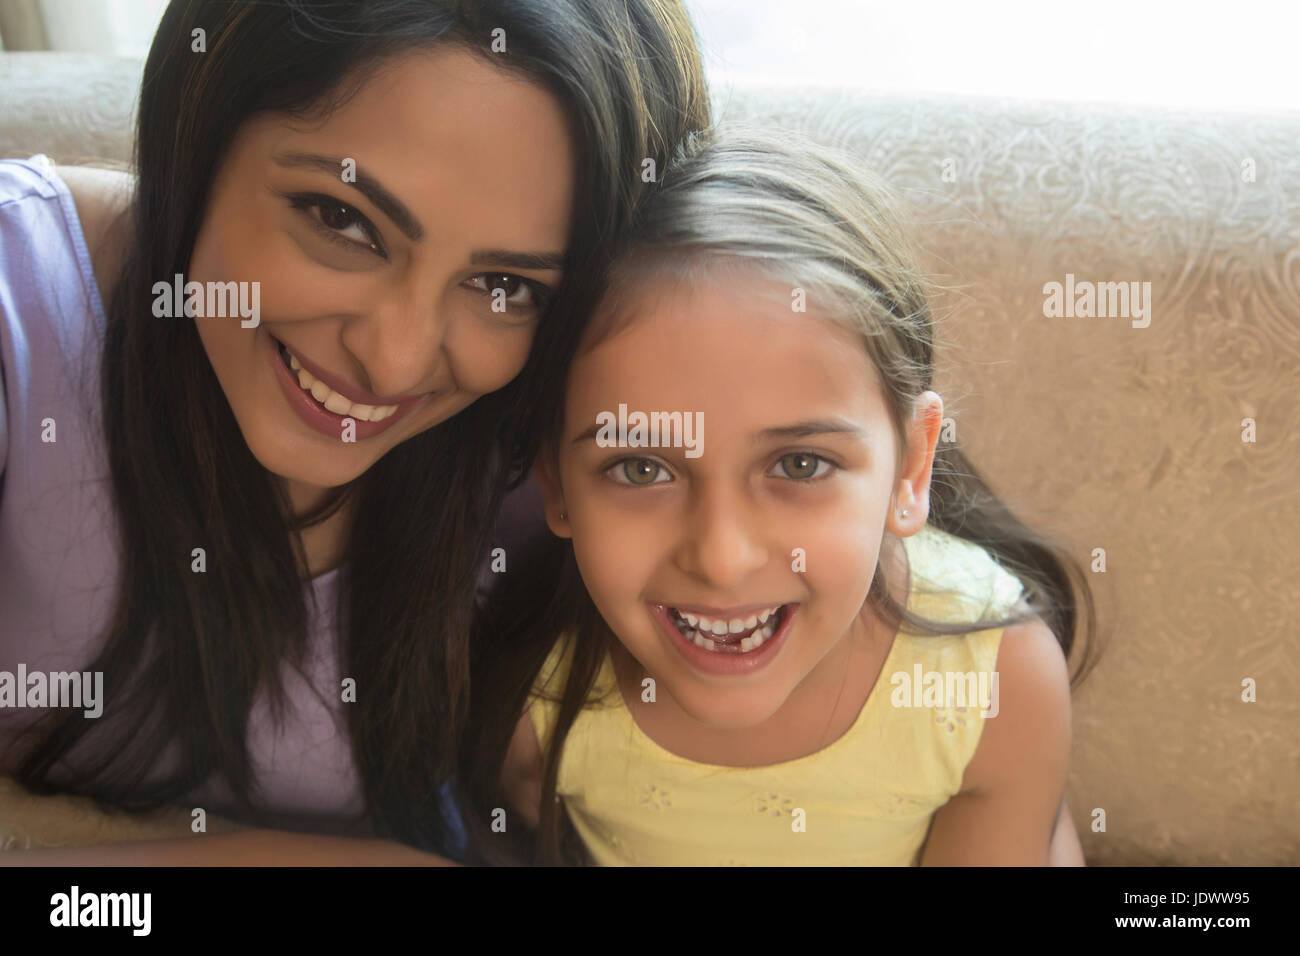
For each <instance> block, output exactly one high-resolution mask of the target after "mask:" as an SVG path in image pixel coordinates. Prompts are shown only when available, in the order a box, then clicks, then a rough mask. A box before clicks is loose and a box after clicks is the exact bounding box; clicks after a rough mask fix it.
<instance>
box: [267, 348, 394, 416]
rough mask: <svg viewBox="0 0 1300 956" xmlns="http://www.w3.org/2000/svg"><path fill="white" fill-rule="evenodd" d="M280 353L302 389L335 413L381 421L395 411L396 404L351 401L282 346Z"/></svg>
mask: <svg viewBox="0 0 1300 956" xmlns="http://www.w3.org/2000/svg"><path fill="white" fill-rule="evenodd" d="M280 355H281V357H282V358H283V357H284V356H285V355H287V356H288V364H289V368H290V370H291V371H292V372H293V373H294V374H295V375H297V376H298V384H299V386H301V387H302V390H303V391H304V392H310V393H311V397H312V398H314V399H316V401H317V402H319V403H320V404H321V405H324V406H325V408H326V409H327V410H329V411H331V412H333V413H334V414H335V415H342V416H344V417H345V418H355V419H357V420H358V421H362V422H382V421H383V420H384V419H385V418H388V417H389V416H390V415H392V414H393V413H394V412H395V411H397V406H396V405H361V404H358V403H355V402H352V401H351V400H349V399H347V398H344V397H343V396H342V395H340V394H339V393H338V392H336V391H334V389H332V388H330V387H329V386H328V385H326V384H325V383H324V382H322V381H321V380H320V379H318V378H317V377H316V376H314V375H312V374H311V372H309V371H307V370H306V369H305V368H303V367H302V363H301V362H299V361H298V359H297V357H296V356H295V355H294V354H293V353H292V352H290V351H289V350H288V349H286V348H284V346H281V347H280Z"/></svg>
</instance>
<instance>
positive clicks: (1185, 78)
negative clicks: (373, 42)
mask: <svg viewBox="0 0 1300 956" xmlns="http://www.w3.org/2000/svg"><path fill="white" fill-rule="evenodd" d="M358 2H364V0H358ZM609 2H617V0H609ZM686 3H687V6H688V7H689V8H690V10H691V12H692V15H693V17H694V18H695V22H696V27H697V29H698V31H699V34H700V40H701V43H702V46H703V48H704V54H705V61H706V65H707V67H708V69H709V73H710V78H711V80H712V82H713V84H714V85H715V87H717V88H719V89H721V90H725V88H726V85H727V83H728V82H729V81H730V80H731V79H733V78H738V77H746V78H758V79H763V80H770V81H775V82H792V83H813V84H823V83H824V84H848V85H853V86H860V87H864V88H868V89H875V90H887V91H897V92H909V91H910V92H935V93H962V94H968V95H976V96H1011V97H1025V98H1033V99H1050V100H1075V101H1105V102H1116V103H1145V104H1156V105H1165V106H1176V107H1178V106H1181V107H1196V108H1201V109H1227V110H1238V109H1253V110H1264V109H1300V66H1297V63H1300V55H1298V54H1297V45H1300V0H1255V2H1237V3H1234V2H1231V0H1217V2H1210V0H1183V2H1178V0H1078V2H1065V0H890V2H881V0H686ZM164 6H166V0H0V34H2V35H3V38H4V43H5V47H6V48H7V49H10V50H13V49H51V50H74V51H82V52H94V53H118V54H124V55H129V56H143V55H144V54H145V52H146V51H147V50H148V46H149V40H150V37H151V36H152V34H153V30H154V27H155V25H156V24H157V22H158V17H159V16H160V15H161V13H162V9H163V7H164Z"/></svg>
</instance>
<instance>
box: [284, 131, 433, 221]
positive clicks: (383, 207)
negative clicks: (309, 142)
mask: <svg viewBox="0 0 1300 956" xmlns="http://www.w3.org/2000/svg"><path fill="white" fill-rule="evenodd" d="M271 158H272V159H273V160H274V161H275V162H276V164H277V165H280V166H287V167H291V166H306V167H308V168H309V169H319V170H321V171H322V172H326V173H329V174H330V175H331V176H339V174H340V173H341V172H342V170H343V160H342V159H341V158H339V157H337V156H322V155H321V154H320V153H301V152H294V151H291V152H287V153H279V154H277V155H275V156H273V157H271ZM355 173H356V181H355V182H347V181H345V180H341V181H343V182H344V184H345V185H348V186H351V187H352V188H353V189H355V190H357V191H358V192H359V193H361V194H362V195H363V196H365V197H366V198H367V199H369V200H370V201H371V202H372V203H374V204H375V207H376V208H378V209H379V211H380V212H382V213H383V214H384V215H385V216H387V217H388V218H389V219H391V220H392V221H393V222H394V223H395V224H396V225H397V228H398V229H400V230H402V233H403V235H405V236H406V238H408V239H410V240H411V241H412V242H419V241H420V240H421V239H423V238H424V226H422V225H420V221H419V220H418V219H416V218H415V216H414V215H413V214H412V213H411V210H409V209H407V208H406V204H405V203H403V202H402V201H401V200H400V199H398V198H397V197H396V196H394V195H393V194H392V193H390V192H389V191H388V190H387V189H385V188H384V187H383V186H381V185H380V184H379V180H377V179H375V178H374V177H373V176H371V175H370V174H368V173H366V172H364V171H363V170H362V169H361V168H360V167H357V168H356V170H355ZM340 179H341V177H340Z"/></svg>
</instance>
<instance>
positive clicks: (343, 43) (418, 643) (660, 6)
mask: <svg viewBox="0 0 1300 956" xmlns="http://www.w3.org/2000/svg"><path fill="white" fill-rule="evenodd" d="M497 28H502V29H504V30H505V31H506V37H507V42H508V50H509V52H508V53H504V54H493V53H489V52H488V50H489V46H490V44H491V41H492V33H493V31H494V30H495V29H497ZM200 29H201V30H203V31H204V39H205V44H206V49H205V51H203V52H196V51H195V50H194V37H195V35H196V34H195V33H194V31H196V30H200ZM448 43H452V44H459V45H461V46H462V47H464V48H466V49H469V50H472V51H479V52H482V53H483V55H484V56H487V57H490V62H491V63H493V64H495V65H498V66H500V67H502V68H505V69H509V70H514V71H518V72H519V73H521V74H523V75H525V76H526V77H528V78H530V79H532V80H533V81H535V82H537V83H539V84H541V85H543V86H545V87H546V88H547V89H549V90H551V91H552V92H553V93H554V94H555V95H557V96H558V97H559V99H560V101H561V102H562V104H563V105H564V108H565V110H566V112H567V114H568V117H569V120H570V122H571V127H572V130H573V133H574V135H575V137H576V139H577V142H576V143H575V149H576V153H577V155H578V156H579V168H578V170H577V175H578V190H577V193H576V199H575V209H574V222H573V228H572V233H571V236H572V238H571V244H570V248H569V251H568V255H567V259H566V263H565V273H564V279H563V283H562V286H561V288H560V289H559V290H558V294H557V296H556V298H555V302H554V304H553V306H552V308H551V310H550V311H549V313H548V314H547V315H546V316H544V317H543V320H542V322H541V325H540V327H539V330H538V333H537V337H536V340H535V342H534V347H533V351H532V353H531V354H530V357H529V360H528V363H527V364H526V366H525V369H524V371H523V372H522V373H521V374H520V376H519V377H518V378H517V379H516V380H515V381H514V382H513V383H511V384H510V385H509V386H507V387H506V388H504V389H502V390H500V391H499V392H497V393H494V394H492V395H488V396H485V397H483V398H481V399H480V400H479V401H477V402H476V403H475V404H473V405H471V406H470V407H469V408H468V409H466V410H465V411H463V412H461V413H460V414H458V415H456V416H455V417H453V418H452V419H450V420H448V421H447V422H445V423H443V424H441V425H439V426H437V427H435V428H433V429H431V430H429V431H427V432H425V433H423V434H421V435H419V436H417V437H415V438H412V439H410V440H408V441H406V442H404V443H402V444H401V445H399V446H397V447H396V448H394V449H393V450H392V451H390V452H389V453H388V454H386V455H385V456H384V457H383V458H382V459H381V460H380V461H379V462H377V463H376V464H375V466H374V467H372V468H371V469H370V470H369V471H367V472H366V473H365V474H364V475H362V476H361V477H360V478H358V479H357V480H356V481H355V482H353V483H352V484H350V485H349V486H346V487H345V488H344V489H341V490H340V494H338V495H336V496H335V499H334V500H333V501H332V502H329V503H327V505H326V506H325V507H323V508H322V509H319V510H318V513H316V514H313V515H308V516H298V517H297V518H295V517H294V516H293V515H292V512H291V509H290V507H289V502H288V499H287V497H286V495H285V493H284V492H283V490H282V488H281V485H280V483H279V482H278V481H276V480H275V479H274V477H273V476H272V475H270V474H269V473H268V472H267V471H266V470H265V469H263V468H262V467H261V465H260V464H259V463H258V462H257V461H256V459H255V458H254V457H253V455H252V453H251V452H250V450H249V448H248V446H247V445H246V443H245V442H244V440H243V438H242V436H241V433H240V430H239V428H238V426H237V423H236V421H235V418H234V416H233V414H232V413H231V411H230V408H229V405H228V404H227V402H226V400H225V397H224V395H223V393H222V391H221V387H220V385H219V383H218V381H217V379H216V376H215V374H214V373H213V371H212V368H211V366H210V364H209V362H208V359H207V357H206V354H205V352H204V350H203V347H202V343H201V342H200V340H199V337H198V334H197V331H196V329H195V326H194V323H193V322H186V321H177V320H175V319H168V320H158V319H156V318H154V317H153V315H152V312H151V305H150V303H151V299H152V293H151V288H152V285H153V283H154V282H156V281H159V280H162V279H170V277H171V276H173V275H175V274H176V273H185V272H187V267H188V264H189V261H190V256H191V253H192V251H193V248H194V245H195V241H196V236H197V233H198V230H199V227H200V224H201V222H202V219H203V213H204V209H205V207H206V204H207V202H208V197H209V192H210V189H211V185H212V181H213V177H214V174H215V173H216V171H217V169H218V168H219V165H220V163H221V161H222V159H223V156H224V155H225V153H226V150H227V148H228V146H229V144H230V143H231V142H232V141H233V139H234V137H235V134H236V132H237V131H238V130H239V128H240V127H241V125H242V124H243V123H245V122H246V121H247V120H249V119H250V118H251V117H253V116H254V115H255V114H260V113H267V112H272V113H283V114H285V115H288V116H312V117H316V116H320V115H322V114H327V113H328V111H329V110H330V109H332V108H334V107H335V106H337V105H339V104H340V103H342V102H345V101H346V99H347V97H348V96H349V95H351V94H352V93H353V92H355V91H356V89H358V88H359V85H360V82H361V81H362V80H363V79H364V78H365V77H366V76H367V75H368V73H367V70H368V68H369V67H372V66H375V65H377V64H378V63H379V61H380V60H381V59H383V58H387V57H391V56H393V55H397V54H401V53H404V52H409V51H414V50H419V49H427V48H430V47H434V46H438V45H441V44H448ZM708 111H709V106H708V99H707V92H706V89H705V84H704V79H703V74H702V70H701V66H700V62H699V57H698V52H697V48H696V41H695V37H694V35H693V32H692V28H691V24H690V21H689V18H688V17H687V15H686V14H685V12H684V10H683V8H682V6H681V4H680V2H679V0H618V2H609V0H474V2H460V0H367V2H355V0H281V2H232V0H173V2H172V3H171V5H170V6H169V7H168V8H167V10H166V12H165V14H164V15H163V18H162V21H161V24H160V26H159V29H158V32H157V35H156V37H155V39H154V42H153V46H152V48H151V50H150V52H149V56H148V60H147V62H146V65H145V70H144V80H143V86H142V90H141V97H140V106H139V116H138V128H137V135H136V154H135V165H136V171H137V172H138V176H139V179H138V186H137V190H136V194H135V199H134V205H133V207H132V210H131V216H132V220H133V221H132V229H133V241H132V244H131V246H130V248H129V249H128V250H127V252H126V255H125V257H124V264H123V266H122V269H121V273H120V277H119V279H118V281H117V284H116V286H115V288H114V292H113V294H112V296H111V301H110V306H109V309H108V326H107V330H106V336H105V343H104V351H103V360H102V367H101V369H102V379H101V392H102V405H103V427H104V433H105V438H106V446H107V454H108V457H109V462H110V469H111V481H112V495H113V502H114V505H115V507H116V517H117V520H118V523H119V528H120V549H121V550H120V559H121V576H120V581H119V586H118V591H117V594H116V602H115V605H114V608H113V612H112V618H111V624H110V625H109V628H108V633H107V635H106V640H105V643H104V645H103V648H102V651H101V653H100V654H99V656H98V658H97V659H96V660H95V661H94V662H93V663H91V664H89V665H88V667H89V669H92V670H100V671H103V672H104V687H105V693H106V696H107V698H108V706H107V707H106V708H105V710H104V715H103V717H101V718H100V719H99V720H98V721H86V720H84V719H81V718H80V717H79V716H77V717H73V716H65V715H63V714H60V713H57V712H55V713H51V714H50V715H48V717H47V719H46V720H44V721H43V722H42V723H41V724H39V725H37V727H36V728H35V731H36V739H35V741H34V743H33V745H32V746H31V747H30V748H28V749H27V750H26V752H25V753H24V755H23V759H22V761H21V763H20V765H19V769H18V773H17V776H18V779H19V780H20V781H21V782H22V783H23V784H25V785H26V786H27V787H29V788H30V789H32V790H35V791H37V792H53V791H55V790H62V791H70V792H75V793H85V794H89V795H92V796H95V797H97V798H99V799H100V800H101V801H103V802H106V803H108V804H112V805H116V806H121V807H125V808H129V809H148V808H153V807H157V806H160V805H163V804H166V803H171V802H175V801H179V800H181V799H182V798H184V797H185V796H186V795H187V794H189V793H191V791H193V790H194V789H195V788H196V787H199V786H200V785H202V784H204V783H205V782H206V781H208V780H209V779H210V778H212V777H214V776H217V777H220V778H223V779H224V780H225V781H226V782H227V783H228V784H229V786H230V787H231V789H232V790H233V792H234V793H235V794H236V796H237V798H238V799H239V801H240V802H241V805H242V806H243V809H244V813H245V814H247V816H248V818H249V819H250V820H252V821H257V820H258V819H259V814H258V812H257V810H256V808H255V800H256V792H255V791H256V787H255V783H256V781H255V778H254V774H253V771H252V769H251V766H250V759H249V753H248V748H247V732H248V724H249V713H250V710H251V708H252V706H253V703H254V700H255V698H256V697H257V695H258V694H260V693H267V694H268V695H269V699H270V701H271V703H272V705H273V707H274V712H275V713H277V714H281V713H283V710H284V708H285V705H286V700H285V693H284V688H283V687H282V685H281V680H280V671H281V667H282V665H283V664H284V662H286V661H287V662H289V663H291V664H294V665H297V664H298V663H300V662H301V661H302V659H303V655H304V652H305V651H306V649H307V647H306V645H307V613H308V608H307V607H306V606H305V601H304V597H303V583H302V580H301V574H300V564H302V563H303V552H302V545H301V539H300V537H299V535H298V532H299V531H300V530H301V529H302V528H303V527H304V526H306V525H308V524H310V523H312V522H313V521H316V520H320V519H321V518H322V517H324V516H325V515H327V514H328V513H330V512H331V511H332V510H333V509H334V508H337V507H338V506H339V505H340V504H341V501H342V498H343V497H344V496H346V497H347V499H348V501H349V503H350V506H351V507H352V508H353V509H354V511H353V516H352V517H351V521H350V530H349V537H348V540H347V544H346V563H345V564H344V566H343V570H342V572H341V575H340V583H341V586H340V602H339V609H338V611H339V631H340V657H341V663H342V673H343V675H345V676H347V677H351V678H354V679H355V681H356V688H357V701H356V703H355V704H352V705H350V707H349V710H348V714H349V721H350V729H351V740H352V750H353V754H354V755H355V758H356V761H357V765H358V767H359V769H360V773H361V777H362V781H363V788H364V793H365V797H366V803H367V810H368V813H369V815H370V818H371V820H372V822H373V824H374V826H375V828H376V829H377V831H378V832H379V833H380V834H382V835H386V836H391V837H394V838H397V839H400V840H403V841H405V842H407V843H411V844H414V845H417V846H421V847H425V848H430V849H440V848H443V847H444V846H445V845H446V844H445V838H446V835H447V834H446V830H445V824H444V820H443V817H442V814H441V813H440V812H439V808H440V804H439V801H438V798H437V793H438V790H439V788H440V787H441V786H442V784H443V783H444V782H445V781H446V780H447V779H448V777H449V775H450V774H451V772H452V770H453V767H454V763H455V754H456V751H457V745H458V742H459V740H460V735H461V732H462V722H463V719H464V716H465V713H466V708H467V704H468V699H469V650H468V641H469V634H470V618H471V615H472V611H473V605H472V602H473V594H474V590H475V581H476V576H477V573H478V571H479V570H480V568H481V566H482V563H483V561H484V559H485V557H486V553H487V549H488V546H489V542H490V538H491V534H492V519H493V517H494V516H495V514H496V512H497V510H498V508H499V506H500V503H501V499H502V494H503V491H504V489H505V488H506V486H507V484H509V483H510V482H511V481H512V480H514V479H517V477H518V476H519V475H521V474H522V473H524V471H525V470H526V468H527V466H528V464H529V462H530V459H531V456H532V454H533V450H534V448H535V446H536V441H537V437H538V434H539V429H538V428H537V426H536V422H537V421H539V420H541V421H544V420H546V419H547V418H548V417H549V416H550V415H551V414H553V409H552V408H551V407H550V406H549V405H548V404H547V402H548V400H549V399H550V397H551V396H554V395H556V394H558V389H557V388H556V387H555V385H554V382H553V381H552V379H553V378H554V377H555V376H557V375H559V374H561V371H560V370H562V369H563V368H565V367H566V365H567V362H568V357H569V355H570V354H571V353H572V351H573V348H574V346H575V343H576V341H577V339H578V336H579V334H580V332H581V324H582V322H581V320H582V319H583V317H585V315H586V314H587V311H588V310H589V308H590V306H591V304H592V303H593V302H594V301H595V298H596V297H597V295H598V294H599V285H600V280H601V276H602V274H603V270H604V265H605V261H606V256H607V252H606V250H607V248H608V247H609V245H610V244H611V243H612V241H613V240H614V238H615V237H616V236H617V235H618V234H619V233H620V231H621V230H622V229H623V228H624V225H625V224H626V223H627V222H628V220H629V218H630V216H631V215H632V213H633V211H634V208H635V206H636V204H637V203H638V201H639V199H640V193H641V191H642V189H643V185H642V182H641V179H640V177H639V172H640V170H641V168H642V163H643V160H644V159H646V158H653V159H655V160H656V162H657V164H658V165H659V166H660V167H662V166H663V165H664V161H665V159H666V158H667V157H668V156H669V155H670V154H671V152H672V149H673V148H674V146H675V145H676V143H678V142H679V141H680V140H681V139H682V138H683V136H684V134H685V133H686V132H687V131H688V130H690V129H695V128H699V127H702V126H704V125H707V122H708ZM200 546H201V547H203V548H205V549H206V552H207V571H206V573H205V574H194V573H192V572H191V569H190V550H191V548H193V547H200ZM326 692H327V693H328V692H329V689H326ZM74 753H75V755H76V759H75V760H72V761H69V762H68V764H67V765H61V762H62V761H64V760H65V758H68V757H69V755H71V754H74ZM165 754H166V755H170V756H174V758H175V765H174V767H172V768H170V771H169V772H166V773H163V774H162V775H159V774H158V772H157V771H158V767H159V765H158V760H159V758H160V757H161V756H163V755H165ZM56 765H59V766H58V767H57V771H58V772H57V773H55V772H54V771H56ZM69 770H70V771H71V775H70V778H69V776H68V771H69Z"/></svg>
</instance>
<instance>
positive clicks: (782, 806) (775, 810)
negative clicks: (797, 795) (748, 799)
mask: <svg viewBox="0 0 1300 956" xmlns="http://www.w3.org/2000/svg"><path fill="white" fill-rule="evenodd" d="M792 810H794V798H793V797H783V796H781V794H779V793H760V794H758V795H756V796H755V797H754V812H755V813H757V814H759V815H761V816H765V817H780V816H787V817H788V816H790V815H791V811H792Z"/></svg>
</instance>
